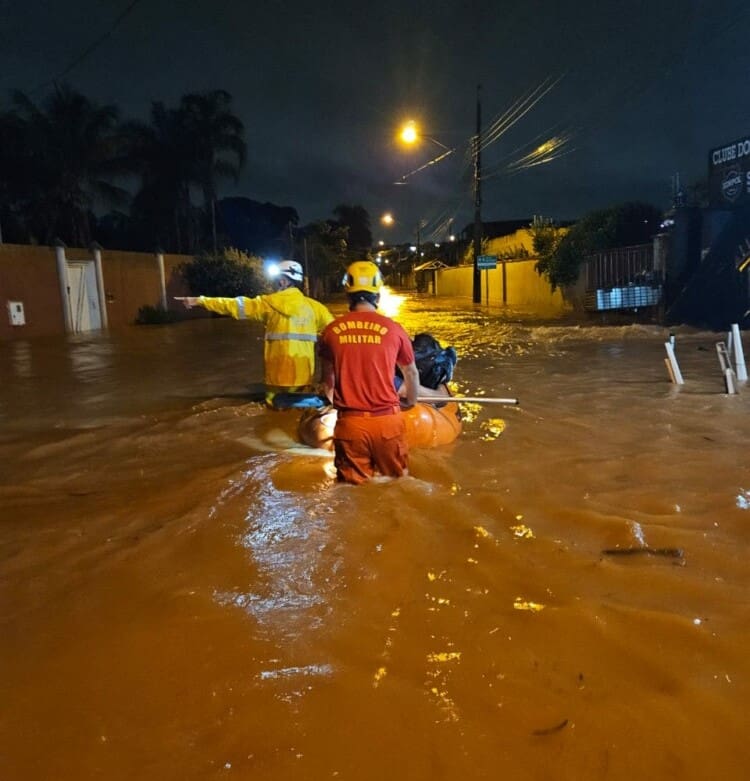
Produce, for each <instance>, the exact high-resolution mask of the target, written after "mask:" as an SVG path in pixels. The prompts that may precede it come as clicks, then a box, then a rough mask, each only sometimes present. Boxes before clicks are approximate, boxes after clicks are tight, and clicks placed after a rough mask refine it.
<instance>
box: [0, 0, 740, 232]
mask: <svg viewBox="0 0 750 781" xmlns="http://www.w3.org/2000/svg"><path fill="white" fill-rule="evenodd" d="M131 1H132V0H131ZM127 7H128V0H68V2H65V3H63V2H57V3H55V2H53V3H50V2H49V0H46V1H45V2H41V0H25V1H24V2H18V1H17V0H14V2H10V0H0V19H1V20H2V24H1V26H0V52H1V53H0V62H2V69H1V70H0V91H1V92H2V94H3V95H6V94H7V91H8V90H9V89H11V88H19V89H22V90H24V91H27V92H31V91H32V90H35V91H34V92H33V94H32V96H33V97H34V98H35V99H39V98H41V97H42V96H43V95H44V92H45V90H44V89H37V88H38V87H39V86H40V85H42V84H45V83H46V82H49V81H50V80H51V79H53V78H56V77H59V76H60V74H62V73H63V72H64V71H65V70H66V69H67V68H68V66H69V65H70V64H71V63H72V62H73V61H75V60H76V58H78V57H79V56H80V55H81V54H82V53H83V52H85V51H86V49H87V47H89V46H90V45H91V44H92V43H95V42H96V41H98V40H99V39H100V38H101V37H102V36H104V35H106V34H107V33H108V31H110V30H111V35H109V36H108V37H106V39H105V40H104V42H103V43H102V44H101V45H100V46H98V47H96V48H95V49H94V50H93V51H92V52H91V53H90V54H88V55H87V56H85V57H84V58H83V59H82V60H81V62H80V63H79V64H78V65H76V66H75V67H74V68H72V69H71V70H70V72H69V73H67V75H65V77H64V80H66V81H68V82H69V83H71V84H72V85H73V86H74V87H75V88H76V89H78V90H80V91H81V92H83V93H85V94H86V95H87V96H89V97H90V98H92V99H93V100H96V101H98V102H100V103H115V104H117V105H118V106H119V107H120V108H121V110H122V113H123V114H124V115H125V116H127V117H131V118H132V117H138V118H142V119H145V118H146V117H147V113H148V110H149V106H150V102H151V101H152V100H164V101H165V102H167V103H168V104H174V103H176V102H177V100H178V99H179V97H180V96H181V95H182V94H184V93H186V92H189V91H200V90H207V89H214V88H223V89H226V90H228V91H229V92H230V93H231V94H232V95H233V96H234V101H235V108H236V112H237V113H238V115H239V116H240V117H241V118H242V120H243V121H244V123H245V128H246V140H247V143H248V150H249V155H248V161H247V166H246V169H245V171H244V173H243V175H242V179H241V181H240V182H239V184H238V185H236V186H235V185H225V186H224V187H223V192H222V194H223V195H245V196H248V197H250V198H254V199H256V200H261V201H266V200H269V201H272V202H274V203H277V204H279V205H289V206H293V207H295V208H296V209H297V210H298V212H299V214H300V219H301V221H302V223H306V222H309V221H312V220H315V219H320V218H325V217H329V216H331V210H332V209H333V207H334V206H335V205H336V204H337V203H341V202H346V203H360V204H362V205H363V206H364V207H365V208H366V209H367V210H368V211H369V212H370V215H371V218H372V223H373V227H374V230H373V233H374V235H375V238H380V237H381V235H382V237H383V238H387V239H394V240H395V239H400V240H407V239H408V238H409V237H410V236H413V234H414V229H415V226H416V224H417V221H418V220H420V219H421V220H425V221H429V223H430V224H429V225H428V226H427V227H426V228H425V234H426V235H427V236H429V235H430V232H431V230H432V229H433V228H434V227H435V226H436V225H437V224H439V223H440V219H439V218H441V217H442V218H447V217H455V219H456V222H455V225H456V228H457V229H460V228H461V227H463V226H464V225H465V224H466V223H467V222H469V221H470V220H471V219H472V214H473V207H472V199H471V182H470V171H468V172H467V170H466V169H465V166H464V163H465V158H464V155H463V151H464V150H465V149H466V148H467V147H468V143H469V139H470V137H471V136H472V134H473V132H474V127H475V104H476V85H477V83H481V84H482V113H483V128H484V129H485V130H486V129H487V128H489V127H490V126H491V125H492V123H493V121H494V120H496V119H498V118H499V117H501V116H502V115H503V114H504V113H505V112H506V111H508V110H511V109H512V107H513V106H514V105H518V104H517V102H518V101H519V99H521V98H523V96H524V95H528V94H530V93H531V92H532V91H533V90H534V89H535V88H537V87H539V86H540V85H547V86H549V85H552V84H554V86H553V87H552V89H551V90H549V91H548V92H547V93H546V94H545V95H544V96H543V97H542V98H541V100H539V102H538V103H537V104H536V105H535V106H534V107H533V108H531V109H530V110H529V111H528V113H526V114H525V116H523V117H522V118H521V119H519V121H518V122H517V123H516V124H515V125H513V127H512V128H510V129H509V130H507V132H505V133H504V134H503V135H502V136H500V137H499V138H497V139H496V140H495V141H494V142H493V143H491V144H489V145H488V146H487V147H486V148H485V149H484V151H483V168H484V170H485V172H486V173H487V178H486V179H484V180H483V209H482V214H483V217H484V219H486V220H502V219H516V218H522V217H527V216H530V215H532V214H543V215H546V216H551V217H554V218H556V219H570V218H575V217H577V216H581V215H582V214H584V213H585V212H586V211H588V210H591V209H593V208H598V207H602V206H608V205H612V204H614V203H617V202H620V201H623V200H628V199H640V200H647V201H650V202H652V203H655V204H656V205H659V206H665V207H666V206H667V205H668V204H669V202H670V188H671V181H672V177H673V175H674V174H675V173H677V172H679V173H680V175H681V177H682V180H683V181H684V182H691V181H694V180H695V179H697V178H699V177H702V176H705V173H706V157H707V152H708V150H709V149H710V148H712V147H714V146H718V145H720V144H721V143H723V142H725V141H731V140H733V139H734V138H736V137H738V136H741V135H743V134H745V133H748V132H750V101H748V93H747V77H748V73H749V72H750V45H749V44H750V5H748V4H747V2H746V0H712V1H711V2H709V1H708V0H648V1H647V2H646V1H641V0H620V1H619V2H616V1H615V0H597V1H595V0H577V2H575V3H572V2H568V3H561V2H559V0H554V1H553V0H525V2H523V3H521V2H507V1H505V0H496V1H495V2H471V0H468V2H456V1H453V0H442V1H441V0H433V2H403V1H402V2H394V0H378V2H375V3H372V4H369V5H368V7H366V8H365V7H363V6H357V5H355V4H353V3H351V2H339V0H333V1H329V2H316V3H313V2H301V1H300V0H285V1H284V2H279V1H278V0H263V1H262V2H261V0H255V2H238V0H223V2H221V1H220V0H218V1H217V0H213V2H208V0H178V2H174V0H138V1H137V2H136V3H135V5H134V7H133V8H132V10H131V11H130V12H129V13H128V14H127V15H126V16H125V18H124V19H122V21H121V22H120V23H119V24H118V25H117V26H116V27H115V28H114V29H112V25H113V23H114V22H115V20H116V19H117V18H118V16H119V15H120V14H121V13H122V12H123V11H124V10H125V9H126V8H127ZM360 8H361V9H362V10H359V9H360ZM407 117H413V118H415V119H418V120H419V121H420V122H421V124H422V126H423V128H424V131H425V133H428V134H430V135H432V136H433V137H434V138H436V139H437V140H439V141H441V142H442V143H443V144H446V145H448V146H456V147H457V151H456V153H455V154H453V155H452V156H451V157H449V158H447V159H446V160H444V161H442V162H440V163H439V164H436V165H434V166H432V167H430V169H429V170H425V171H422V172H420V173H419V174H415V175H414V176H412V177H410V178H409V179H408V182H409V183H408V184H407V185H405V186H395V185H394V184H393V182H394V181H395V180H397V179H398V178H399V177H400V176H402V175H403V174H405V173H407V172H409V171H411V170H413V169H415V168H417V167H418V166H419V165H421V164H422V163H424V162H426V161H427V160H429V159H430V158H431V157H434V155H435V154H436V153H439V149H438V148H437V147H436V146H433V145H431V144H430V143H429V142H425V145H423V146H422V147H421V148H419V149H413V150H409V151H406V150H403V149H400V148H399V147H398V146H397V144H396V142H395V132H396V129H397V127H398V124H399V122H400V120H402V119H404V118H407ZM552 136H556V137H558V138H562V139H564V140H565V143H564V144H563V145H562V147H561V148H560V150H559V151H560V152H562V153H563V154H562V155H561V156H560V157H559V158H558V159H556V160H553V161H552V162H550V163H547V164H544V165H539V166H535V167H533V168H527V169H522V170H520V171H516V172H514V173H511V172H509V171H508V170H507V165H508V163H512V162H513V161H517V160H519V159H520V158H521V157H522V156H523V155H524V154H526V153H528V152H530V151H531V150H532V149H533V148H535V147H536V146H538V145H539V144H540V143H541V142H542V141H544V140H546V139H547V138H550V137H552ZM467 176H468V178H467ZM386 210H390V211H392V212H393V214H394V216H395V217H396V219H397V225H396V226H395V227H394V228H392V229H391V231H392V232H391V234H389V235H384V232H383V231H382V230H381V229H380V227H379V225H378V217H379V216H380V214H381V213H382V212H384V211H386ZM441 225H442V227H441V228H439V229H438V232H437V233H435V234H434V238H435V239H436V240H439V239H443V238H445V235H444V234H445V224H444V223H442V224H441ZM441 233H442V235H441Z"/></svg>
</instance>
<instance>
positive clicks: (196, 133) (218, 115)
mask: <svg viewBox="0 0 750 781" xmlns="http://www.w3.org/2000/svg"><path fill="white" fill-rule="evenodd" d="M231 104H232V96H231V95H230V94H229V93H228V92H226V91H224V90H213V91H212V92H203V93H191V94H189V95H184V96H183V98H182V101H181V103H180V108H181V111H182V113H183V117H184V121H185V125H186V129H187V132H188V136H189V138H190V141H191V143H192V145H193V150H192V157H193V172H194V176H195V180H196V183H197V184H198V185H199V186H200V188H201V189H202V191H203V204H204V208H205V209H206V214H207V215H209V217H210V221H211V236H212V246H213V250H214V252H216V181H217V179H219V178H225V177H228V178H232V179H234V180H235V181H236V180H237V177H238V176H239V173H240V170H241V169H242V166H243V165H244V163H245V152H246V146H245V141H244V139H243V137H242V136H243V133H244V126H243V124H242V122H241V121H240V119H239V118H238V117H237V116H236V115H235V114H233V113H232V111H231Z"/></svg>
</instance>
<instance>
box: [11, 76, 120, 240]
mask: <svg viewBox="0 0 750 781" xmlns="http://www.w3.org/2000/svg"><path fill="white" fill-rule="evenodd" d="M12 106H13V107H12V109H11V111H10V112H7V113H6V114H4V115H3V117H2V120H1V121H0V136H1V139H0V140H2V142H3V143H2V146H3V154H2V158H3V160H2V162H3V163H4V164H3V169H2V170H3V174H2V180H3V182H2V183H3V187H4V189H5V190H6V193H7V197H9V199H10V201H11V203H12V204H13V208H14V209H15V210H16V212H17V214H18V216H19V217H20V219H21V220H22V221H23V222H24V223H25V225H26V229H27V232H28V234H29V235H30V237H33V238H35V239H36V240H38V241H43V242H45V243H51V242H52V240H53V239H54V238H55V237H60V238H62V239H63V240H65V241H67V242H68V243H71V244H74V245H79V246H86V245H88V244H89V243H90V241H91V216H92V212H93V209H94V207H95V206H96V205H97V204H98V203H100V202H101V201H107V202H110V203H113V204H117V203H121V202H122V201H123V200H124V199H125V198H126V197H127V195H126V193H125V191H124V190H122V189H121V188H119V187H117V186H115V185H114V184H112V179H113V178H114V177H116V176H117V174H118V173H119V171H118V169H117V159H118V156H117V147H118V143H119V136H118V133H117V113H118V112H117V109H116V108H115V107H114V106H98V105H96V104H95V103H93V102H92V101H90V100H89V99H88V98H86V97H85V96H83V95H82V94H80V93H79V92H76V91H75V90H73V89H72V88H71V87H69V86H68V85H65V84H61V85H55V87H54V89H53V91H52V92H51V93H50V94H49V95H48V96H47V98H46V99H45V100H44V101H43V103H42V105H41V106H37V105H36V104H35V103H34V102H33V101H32V100H31V98H29V97H28V96H27V95H25V94H24V93H23V92H20V91H15V92H13V93H12ZM6 140H8V141H9V145H8V146H7V147H6V144H5V142H6ZM19 140H22V143H20V144H19ZM6 157H12V158H13V162H12V164H11V165H10V166H9V167H6V166H5V162H6V160H5V158H6Z"/></svg>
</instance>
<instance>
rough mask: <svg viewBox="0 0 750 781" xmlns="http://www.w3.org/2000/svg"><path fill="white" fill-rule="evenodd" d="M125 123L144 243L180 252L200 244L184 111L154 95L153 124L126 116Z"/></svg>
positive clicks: (135, 208)
mask: <svg viewBox="0 0 750 781" xmlns="http://www.w3.org/2000/svg"><path fill="white" fill-rule="evenodd" d="M122 129H123V133H124V135H125V137H126V139H127V149H126V161H127V166H128V167H129V168H130V169H131V170H132V171H133V172H135V173H136V174H137V175H138V176H139V177H140V186H139V189H138V192H137V193H136V195H135V198H134V199H133V207H132V210H131V217H132V219H133V224H134V227H135V229H136V230H137V231H138V232H139V233H140V237H141V242H142V243H144V244H145V245H147V246H146V247H144V249H145V248H149V249H152V248H153V247H154V246H156V245H157V244H158V245H160V246H161V247H163V248H164V249H167V250H172V251H176V252H183V251H193V250H195V249H197V230H196V228H197V225H196V215H195V212H194V210H193V207H192V203H191V201H190V185H191V182H193V181H195V179H196V175H195V166H196V161H195V155H194V149H193V143H192V139H191V138H190V134H189V132H188V129H187V127H186V125H185V121H184V116H183V114H182V112H181V111H179V110H178V109H170V108H167V107H166V106H165V105H164V104H163V103H162V102H161V101H155V102H154V103H152V104H151V122H150V123H149V124H146V123H144V122H138V121H134V122H128V123H126V124H125V125H123V128H122ZM149 244H150V247H148V245H149Z"/></svg>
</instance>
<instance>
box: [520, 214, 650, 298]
mask: <svg viewBox="0 0 750 781" xmlns="http://www.w3.org/2000/svg"><path fill="white" fill-rule="evenodd" d="M660 224H661V210H660V209H658V208H657V207H656V206H651V205H650V204H647V203H640V202H631V203H624V204H620V205H618V206H612V207H610V208H608V209H599V210H597V211H594V212H591V213H590V214H587V215H586V216H585V217H584V218H583V219H582V220H579V221H578V222H577V223H575V225H573V226H572V227H571V228H570V229H569V230H568V232H567V233H565V235H564V236H561V235H560V233H559V232H558V231H559V229H556V228H555V226H554V224H553V223H552V222H551V221H550V222H548V223H547V224H544V222H542V223H540V225H539V226H538V227H537V228H535V226H534V224H532V226H531V231H532V235H533V236H534V249H535V251H536V252H537V254H538V255H539V260H538V261H537V263H536V270H537V272H538V273H539V274H542V275H544V276H545V277H547V279H548V280H549V283H550V285H551V287H552V290H555V289H556V288H558V287H561V286H563V285H571V284H573V283H575V282H576V281H577V280H578V275H579V272H580V268H581V264H582V263H583V261H584V260H585V258H586V256H587V255H590V254H591V253H593V252H598V251H600V250H606V249H612V248H614V247H628V246H631V245H633V244H643V243H645V242H647V241H650V240H651V238H652V237H653V235H654V234H655V233H656V232H657V231H658V230H659V225H660ZM535 230H536V234H535Z"/></svg>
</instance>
